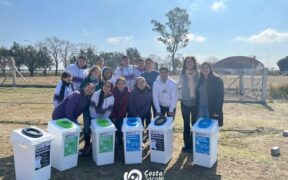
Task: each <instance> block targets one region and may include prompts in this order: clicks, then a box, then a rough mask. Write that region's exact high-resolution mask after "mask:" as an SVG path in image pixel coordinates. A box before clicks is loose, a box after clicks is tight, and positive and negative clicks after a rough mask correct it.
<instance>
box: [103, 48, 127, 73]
mask: <svg viewBox="0 0 288 180" xmlns="http://www.w3.org/2000/svg"><path fill="white" fill-rule="evenodd" d="M99 56H101V57H102V58H103V59H104V61H105V66H108V67H111V68H112V69H114V70H115V69H116V67H117V66H118V65H119V64H120V63H121V60H122V57H123V56H124V54H123V53H122V52H100V53H99Z"/></svg>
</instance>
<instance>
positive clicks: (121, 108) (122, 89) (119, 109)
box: [110, 77, 130, 146]
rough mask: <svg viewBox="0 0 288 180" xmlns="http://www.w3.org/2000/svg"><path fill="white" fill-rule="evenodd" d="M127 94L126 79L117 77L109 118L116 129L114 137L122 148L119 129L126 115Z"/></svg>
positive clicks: (121, 135)
mask: <svg viewBox="0 0 288 180" xmlns="http://www.w3.org/2000/svg"><path fill="white" fill-rule="evenodd" d="M129 93H130V92H129V90H128V88H127V86H126V79H125V78H124V77H119V78H118V79H117V81H116V85H115V87H114V88H113V89H112V94H113V96H114V100H115V102H114V106H113V110H112V113H111V116H110V118H111V120H112V122H113V123H114V125H115V127H116V129H117V131H116V136H117V138H118V142H119V143H118V144H119V145H120V146H123V140H122V138H123V133H122V130H121V127H122V124H123V119H124V118H125V117H126V114H127V109H128V97H129Z"/></svg>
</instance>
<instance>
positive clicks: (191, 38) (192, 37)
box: [188, 33, 206, 43]
mask: <svg viewBox="0 0 288 180" xmlns="http://www.w3.org/2000/svg"><path fill="white" fill-rule="evenodd" d="M188 39H189V41H194V42H199V43H200V42H205V41H206V37H203V36H200V35H196V34H191V33H190V34H188Z"/></svg>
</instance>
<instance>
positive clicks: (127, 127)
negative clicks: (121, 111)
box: [122, 117, 144, 164]
mask: <svg viewBox="0 0 288 180" xmlns="http://www.w3.org/2000/svg"><path fill="white" fill-rule="evenodd" d="M143 130H144V128H143V125H142V122H141V119H140V118H138V117H128V118H124V120H123V125H122V132H123V138H124V155H125V164H137V163H142V136H143Z"/></svg>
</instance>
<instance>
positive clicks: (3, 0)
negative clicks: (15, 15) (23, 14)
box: [0, 0, 15, 7]
mask: <svg viewBox="0 0 288 180" xmlns="http://www.w3.org/2000/svg"><path fill="white" fill-rule="evenodd" d="M0 4H1V5H3V6H7V7H15V4H13V3H12V2H11V1H9V0H0Z"/></svg>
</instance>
